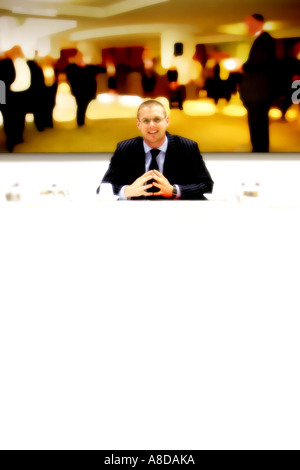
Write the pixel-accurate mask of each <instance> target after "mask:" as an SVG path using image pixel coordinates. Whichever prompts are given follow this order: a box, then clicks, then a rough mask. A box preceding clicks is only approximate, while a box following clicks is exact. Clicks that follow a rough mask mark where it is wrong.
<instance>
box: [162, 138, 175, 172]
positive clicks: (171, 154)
mask: <svg viewBox="0 0 300 470" xmlns="http://www.w3.org/2000/svg"><path fill="white" fill-rule="evenodd" d="M167 137H168V147H167V151H166V157H165V163H164V169H163V174H164V175H165V176H166V178H167V177H168V175H169V174H170V171H171V169H172V168H174V161H175V159H176V156H177V148H176V143H175V137H174V136H173V135H172V134H169V133H168V132H167Z"/></svg>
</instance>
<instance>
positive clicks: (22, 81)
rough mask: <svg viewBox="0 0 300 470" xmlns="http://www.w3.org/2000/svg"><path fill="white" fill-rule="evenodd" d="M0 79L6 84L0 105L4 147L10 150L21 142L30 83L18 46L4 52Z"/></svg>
mask: <svg viewBox="0 0 300 470" xmlns="http://www.w3.org/2000/svg"><path fill="white" fill-rule="evenodd" d="M0 80H3V81H4V83H5V85H6V103H5V105H3V106H2V109H1V111H2V115H3V124H4V132H5V134H6V147H7V150H8V151H9V152H12V151H13V149H14V147H15V145H17V144H19V143H21V142H23V132H24V127H25V114H26V98H27V91H28V89H29V87H30V84H31V78H30V69H29V67H28V65H27V62H26V59H25V58H24V54H23V51H22V49H21V47H20V46H14V47H13V48H12V49H10V50H9V51H6V52H5V53H4V59H2V60H1V62H0Z"/></svg>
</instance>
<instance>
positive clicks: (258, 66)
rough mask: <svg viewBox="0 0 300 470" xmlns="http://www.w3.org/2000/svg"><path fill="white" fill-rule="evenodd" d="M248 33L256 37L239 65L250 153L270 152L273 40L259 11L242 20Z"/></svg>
mask: <svg viewBox="0 0 300 470" xmlns="http://www.w3.org/2000/svg"><path fill="white" fill-rule="evenodd" d="M245 23H246V25H247V27H248V32H249V34H251V35H253V36H255V40H254V42H253V44H252V47H251V49H250V52H249V57H248V60H247V61H246V62H245V64H244V65H243V68H242V72H243V73H242V78H241V84H240V96H241V99H242V101H243V104H244V106H245V108H246V109H247V111H248V124H249V131H250V139H251V143H252V151H253V152H268V151H269V117H268V113H269V110H270V107H271V103H272V100H273V97H274V92H275V89H276V85H275V81H276V75H275V67H276V48H275V42H274V40H273V38H272V37H271V36H270V34H269V33H267V32H265V31H263V24H264V18H263V16H262V15H260V14H254V15H252V16H248V17H247V18H246V19H245Z"/></svg>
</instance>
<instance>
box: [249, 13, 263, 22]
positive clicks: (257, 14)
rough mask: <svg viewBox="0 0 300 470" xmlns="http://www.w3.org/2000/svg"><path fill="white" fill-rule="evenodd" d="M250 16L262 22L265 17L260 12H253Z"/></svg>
mask: <svg viewBox="0 0 300 470" xmlns="http://www.w3.org/2000/svg"><path fill="white" fill-rule="evenodd" d="M251 16H252V18H254V19H255V20H257V21H261V22H262V23H264V21H265V19H264V17H263V16H262V15H261V14H260V13H254V14H253V15H251Z"/></svg>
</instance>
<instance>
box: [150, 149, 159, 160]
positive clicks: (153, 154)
mask: <svg viewBox="0 0 300 470" xmlns="http://www.w3.org/2000/svg"><path fill="white" fill-rule="evenodd" d="M150 152H151V155H152V157H153V158H156V157H157V155H158V154H159V153H160V150H159V149H151V150H150Z"/></svg>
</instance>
